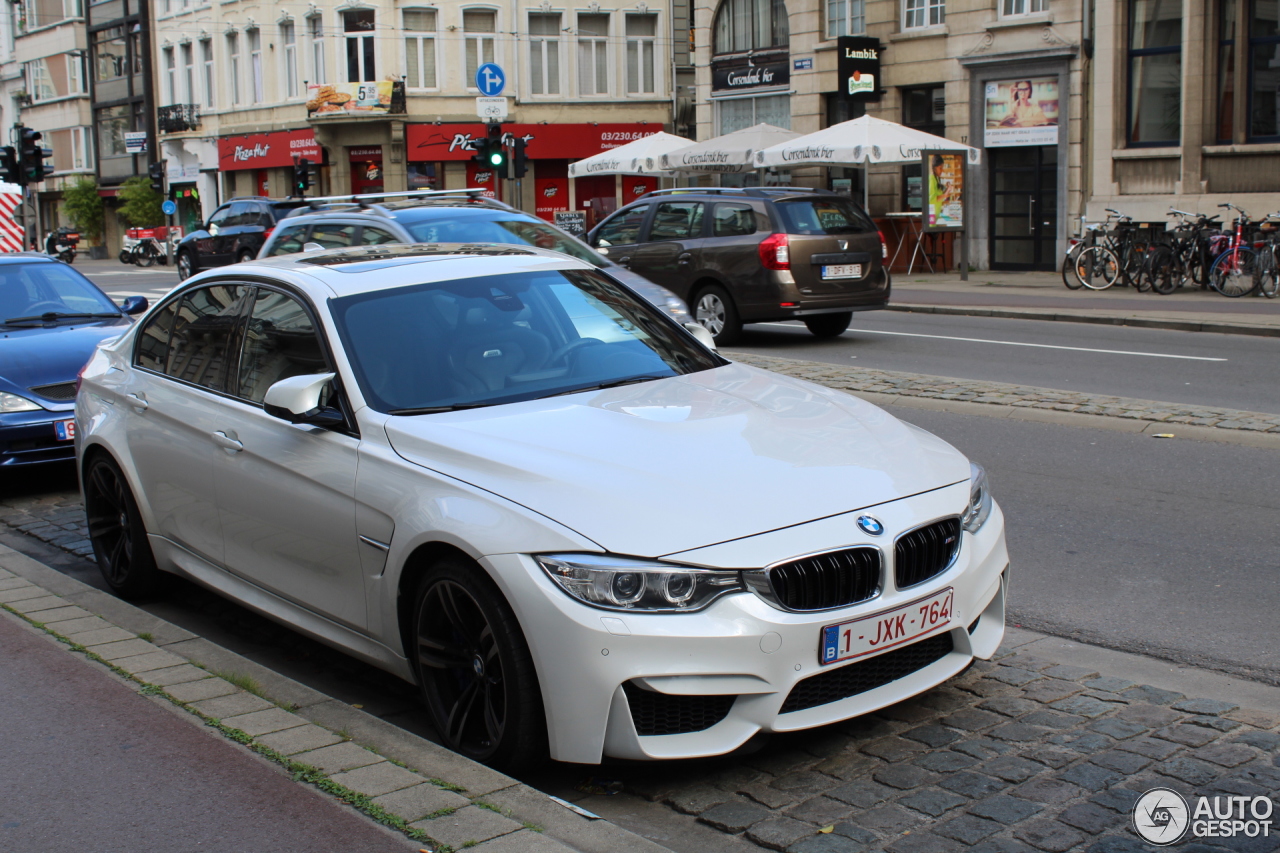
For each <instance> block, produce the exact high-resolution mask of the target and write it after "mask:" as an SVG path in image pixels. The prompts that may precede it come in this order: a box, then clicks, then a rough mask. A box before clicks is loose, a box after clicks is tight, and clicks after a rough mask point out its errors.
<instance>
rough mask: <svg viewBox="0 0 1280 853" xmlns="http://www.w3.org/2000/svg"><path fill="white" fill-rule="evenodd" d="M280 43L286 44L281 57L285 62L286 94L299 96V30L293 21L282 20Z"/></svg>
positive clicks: (286, 95)
mask: <svg viewBox="0 0 1280 853" xmlns="http://www.w3.org/2000/svg"><path fill="white" fill-rule="evenodd" d="M280 44H282V45H283V46H284V50H283V51H282V52H281V59H282V61H283V62H284V96H285V97H286V98H296V97H298V31H297V30H296V29H295V28H294V26H293V21H281V23H280Z"/></svg>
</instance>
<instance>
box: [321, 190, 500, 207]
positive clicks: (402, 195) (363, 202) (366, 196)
mask: <svg viewBox="0 0 1280 853" xmlns="http://www.w3.org/2000/svg"><path fill="white" fill-rule="evenodd" d="M484 192H485V191H484V190H483V189H482V188H481V187H467V188H466V189H460V190H409V191H408V192H394V193H357V194H353V195H326V196H318V197H316V198H302V199H299V201H303V202H306V203H307V204H309V205H311V207H313V208H316V209H319V208H318V207H317V204H316V203H317V202H338V203H342V202H346V203H348V204H354V205H356V206H357V207H369V206H370V205H369V204H368V201H369V200H370V199H375V198H380V199H406V200H409V199H415V198H439V197H441V196H451V195H460V196H468V197H476V196H481V197H483V196H484Z"/></svg>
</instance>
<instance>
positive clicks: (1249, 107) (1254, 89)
mask: <svg viewBox="0 0 1280 853" xmlns="http://www.w3.org/2000/svg"><path fill="white" fill-rule="evenodd" d="M1241 2H1248V3H1249V5H1248V7H1246V8H1248V9H1250V13H1249V14H1248V15H1247V16H1246V17H1245V18H1244V19H1243V20H1242V19H1241V15H1240V8H1241V5H1240V4H1241ZM1220 9H1221V18H1220V21H1219V41H1218V46H1219V49H1218V111H1219V112H1218V140H1219V141H1220V142H1237V141H1244V142H1275V141H1280V6H1277V4H1276V3H1275V2H1268V0H1252V2H1249V0H1223V2H1222V4H1221V6H1220ZM1238 44H1243V45H1245V51H1247V53H1246V54H1245V57H1246V58H1245V59H1244V62H1243V63H1242V62H1240V61H1238V60H1237V56H1239V55H1240V54H1239V53H1238V52H1237V50H1236V45H1238ZM1237 92H1244V93H1245V98H1244V104H1243V105H1242V104H1240V103H1239V99H1237V98H1236V93H1237ZM1242 106H1243V111H1242V112H1241V113H1240V115H1237V111H1239V110H1240V109H1241V107H1242Z"/></svg>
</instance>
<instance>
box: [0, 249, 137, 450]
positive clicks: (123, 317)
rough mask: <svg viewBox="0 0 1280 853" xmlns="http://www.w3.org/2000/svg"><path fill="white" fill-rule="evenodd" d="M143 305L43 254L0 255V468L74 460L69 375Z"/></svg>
mask: <svg viewBox="0 0 1280 853" xmlns="http://www.w3.org/2000/svg"><path fill="white" fill-rule="evenodd" d="M145 310H147V300H146V299H145V298H144V297H141V296H131V297H129V298H128V299H126V300H125V301H124V304H123V305H122V306H117V305H116V304H115V303H114V302H112V301H111V299H110V298H109V297H108V296H107V295H106V294H105V293H103V292H102V291H101V290H99V289H98V288H97V286H96V285H94V283H93V282H91V281H89V279H87V278H85V277H84V276H83V275H81V274H80V273H78V272H76V271H75V270H74V269H72V268H71V267H69V266H67V265H66V264H64V263H61V262H59V261H57V260H54V259H53V258H51V257H48V256H44V255H37V254H29V253H18V254H13V255H0V468H4V467H10V466H16V465H33V464H36V463H41V462H59V461H63V460H70V459H75V456H76V452H75V411H74V410H75V403H76V384H77V383H76V377H77V375H78V374H79V373H80V369H81V368H82V367H84V365H85V363H86V362H87V361H88V360H89V356H91V355H92V354H93V351H94V349H95V348H96V347H97V346H98V343H99V342H100V341H103V340H106V339H107V338H114V337H116V336H117V335H119V334H121V333H122V332H124V331H125V330H126V329H127V328H128V327H129V325H130V324H131V323H133V320H132V318H131V317H129V316H128V315H131V314H141V313H142V312H143V311H145Z"/></svg>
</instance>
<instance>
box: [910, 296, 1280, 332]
mask: <svg viewBox="0 0 1280 853" xmlns="http://www.w3.org/2000/svg"><path fill="white" fill-rule="evenodd" d="M886 307H887V308H888V310H890V311H906V312H908V313H913V314H953V315H961V316H966V317H1002V318H1005V319H1014V320H1050V321H1059V322H1067V323H1094V324H1098V325H1103V326H1133V327H1135V328H1140V329H1166V330H1172V331H1178V332H1215V333H1217V334H1220V335H1254V336H1257V337H1269V338H1277V337H1280V326H1247V325H1243V324H1239V323H1217V322H1196V321H1193V320H1157V319H1154V318H1151V317H1122V316H1118V315H1101V314H1073V313H1070V312H1062V311H1042V310H1038V309H1035V308H963V307H959V306H955V305H913V304H904V303H899V304H897V305H889V306H886Z"/></svg>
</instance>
